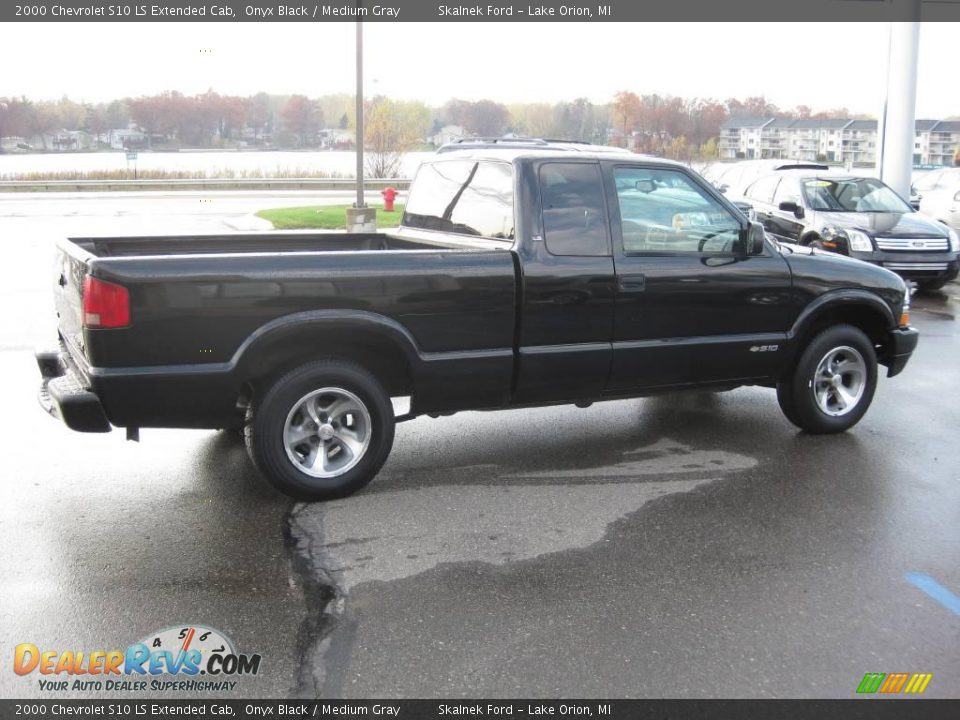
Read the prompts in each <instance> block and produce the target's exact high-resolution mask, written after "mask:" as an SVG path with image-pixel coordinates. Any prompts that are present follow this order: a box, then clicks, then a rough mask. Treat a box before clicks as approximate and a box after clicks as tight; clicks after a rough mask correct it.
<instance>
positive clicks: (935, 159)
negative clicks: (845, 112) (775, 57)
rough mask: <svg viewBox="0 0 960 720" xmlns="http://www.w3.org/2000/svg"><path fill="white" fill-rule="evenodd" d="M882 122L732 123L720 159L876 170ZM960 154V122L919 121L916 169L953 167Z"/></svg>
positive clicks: (750, 119)
mask: <svg viewBox="0 0 960 720" xmlns="http://www.w3.org/2000/svg"><path fill="white" fill-rule="evenodd" d="M877 143H878V141H877V121H876V120H852V119H845V118H840V119H837V118H824V119H819V118H803V119H800V120H791V119H788V118H772V117H758V116H744V117H731V118H730V119H729V120H727V121H726V122H725V123H724V124H723V125H721V127H720V139H719V151H720V159H722V160H733V159H738V158H744V159H764V158H770V159H780V158H782V159H796V160H811V161H815V160H820V161H827V162H835V163H842V164H845V165H846V164H852V165H873V164H874V163H875V162H876V158H877ZM958 148H960V121H955V120H917V121H916V135H915V138H914V155H913V162H914V164H915V165H952V164H953V162H954V157H955V155H956V153H957V151H958Z"/></svg>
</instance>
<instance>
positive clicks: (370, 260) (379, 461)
mask: <svg viewBox="0 0 960 720" xmlns="http://www.w3.org/2000/svg"><path fill="white" fill-rule="evenodd" d="M475 144H476V143H475ZM57 263H58V264H57V268H56V274H55V278H56V282H55V285H54V291H55V301H56V302H55V304H56V309H57V313H58V315H59V343H58V345H57V346H56V347H55V348H53V349H52V350H49V351H43V352H39V353H38V354H37V361H38V364H39V366H40V371H41V374H42V378H43V380H42V385H41V396H40V397H41V402H42V403H43V405H44V406H45V407H46V408H47V409H48V411H49V412H51V413H52V414H53V415H55V416H56V417H59V418H60V419H62V420H63V421H64V422H65V423H66V424H67V426H68V427H70V428H73V429H74V430H80V431H85V432H105V431H108V430H110V429H111V427H112V426H116V427H122V428H126V430H127V436H128V438H131V439H137V438H139V431H140V428H145V427H190V428H242V429H243V431H244V434H245V438H246V443H247V448H248V450H249V452H250V455H251V457H252V459H253V461H254V462H255V463H256V465H257V467H258V468H259V469H260V470H261V471H262V473H263V474H264V475H265V476H266V477H267V479H269V480H270V481H271V482H272V483H273V484H274V485H275V486H276V487H277V488H279V489H280V490H282V491H283V492H286V493H288V494H290V495H292V496H295V497H298V498H304V499H312V500H316V499H327V498H334V497H341V496H344V495H347V494H349V493H351V492H354V491H355V490H357V489H358V488H360V487H362V486H363V485H364V484H366V483H367V482H369V481H370V479H371V478H373V477H374V475H376V474H377V472H378V470H379V469H380V467H381V466H382V465H383V463H384V461H385V460H386V458H387V455H388V454H389V452H390V449H391V446H392V444H393V439H394V426H395V423H397V422H401V421H404V420H409V419H411V418H414V417H417V416H421V415H434V416H435V415H440V414H449V413H453V412H456V411H459V410H475V409H491V410H495V409H505V408H516V407H524V406H536V405H547V404H557V403H574V404H577V405H580V406H586V405H589V404H591V403H593V402H595V401H599V400H609V399H614V398H623V397H637V396H643V395H649V394H659V393H663V392H667V391H670V390H678V389H690V388H704V389H713V390H719V389H730V388H732V387H736V386H740V385H759V386H764V387H770V388H776V389H777V397H778V399H779V402H780V407H781V408H782V409H783V412H784V413H785V415H786V416H787V418H788V419H789V420H790V421H791V422H792V423H794V424H795V425H797V426H798V427H800V428H803V429H805V430H807V431H808V432H812V433H835V432H841V431H844V430H846V429H848V428H850V427H852V426H853V425H854V424H856V423H857V422H858V421H859V420H860V418H861V417H863V414H864V413H865V412H866V411H867V408H868V407H869V405H870V402H871V400H872V398H873V392H874V387H875V385H876V381H877V369H878V368H877V366H878V363H879V364H882V365H885V366H886V367H887V374H888V376H894V375H897V374H898V373H900V372H901V371H902V370H903V368H904V366H905V365H906V363H907V361H908V359H909V358H910V355H911V353H912V352H913V349H914V347H915V346H916V343H917V331H916V330H914V329H913V328H911V327H910V326H909V324H908V311H909V302H910V300H909V294H908V293H907V292H906V287H905V285H904V282H903V280H901V279H900V278H899V277H897V276H896V275H894V274H893V273H891V272H889V271H887V270H884V269H882V268H880V267H874V266H872V265H867V264H865V263H859V262H852V261H850V260H849V259H847V258H843V257H839V256H837V255H833V254H831V253H824V252H820V251H815V250H811V249H809V248H800V247H796V246H788V245H780V244H778V243H775V242H773V241H770V240H768V239H767V238H766V237H765V235H764V232H763V228H762V227H761V226H760V225H758V224H756V223H750V222H749V221H748V220H747V219H746V218H745V217H744V216H743V215H742V214H741V213H740V212H739V211H737V210H736V209H735V208H734V207H733V206H732V205H731V204H730V202H729V201H728V200H727V199H726V198H724V197H723V195H721V194H720V193H718V192H717V191H716V190H714V189H713V188H711V187H710V186H709V185H708V184H707V183H706V182H705V181H703V179H702V178H700V177H699V176H698V175H697V174H696V173H694V172H692V171H691V170H690V169H688V168H685V167H683V166H682V165H680V164H678V163H673V162H670V161H665V160H655V159H648V158H641V157H637V156H632V155H628V154H623V153H615V152H608V151H604V150H602V149H599V150H590V149H589V148H586V147H580V148H569V147H564V148H556V147H553V146H552V145H551V144H550V143H536V142H533V141H531V142H530V143H528V144H527V145H524V144H523V143H512V144H510V145H508V144H506V143H500V144H488V145H485V146H484V145H483V144H482V143H480V144H479V145H477V146H474V147H470V148H461V149H456V148H454V149H449V148H448V149H445V150H444V152H443V153H439V154H437V155H436V156H435V157H434V158H432V159H429V160H427V161H426V162H425V163H424V164H423V165H421V167H420V168H419V170H418V171H417V175H416V179H415V181H414V183H413V186H412V188H411V190H410V195H409V199H408V202H407V205H406V209H405V212H404V215H403V221H402V225H401V227H400V228H399V230H397V231H395V232H390V233H379V234H378V233H369V234H335V233H326V234H299V233H266V234H250V235H243V234H240V235H218V236H193V237H118V238H73V239H69V240H64V241H62V242H61V243H60V245H59V251H58V260H57ZM392 398H409V411H408V412H404V413H403V414H402V415H396V414H395V411H394V409H393V407H392V403H391V399H392ZM397 404H398V405H401V404H402V403H397Z"/></svg>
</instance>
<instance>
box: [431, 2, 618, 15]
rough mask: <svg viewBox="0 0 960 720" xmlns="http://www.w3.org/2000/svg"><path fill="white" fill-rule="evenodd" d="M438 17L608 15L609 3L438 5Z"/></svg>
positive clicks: (611, 11)
mask: <svg viewBox="0 0 960 720" xmlns="http://www.w3.org/2000/svg"><path fill="white" fill-rule="evenodd" d="M437 14H438V15H439V16H440V17H501V18H502V17H522V16H527V17H543V18H548V17H582V18H593V17H609V16H610V15H612V14H613V7H612V6H611V5H560V6H558V7H550V6H547V5H438V6H437Z"/></svg>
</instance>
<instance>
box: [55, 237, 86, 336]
mask: <svg viewBox="0 0 960 720" xmlns="http://www.w3.org/2000/svg"><path fill="white" fill-rule="evenodd" d="M70 245H72V243H70V241H69V240H67V241H64V242H62V243H60V244H59V245H58V246H57V259H56V264H55V266H54V285H53V301H54V307H55V308H56V310H57V324H58V327H59V329H60V336H61V337H62V338H63V339H64V340H66V341H67V344H68V346H69V348H70V350H71V351H74V352H82V353H84V354H86V348H84V345H83V307H82V304H83V279H84V277H85V276H86V274H87V263H86V260H85V259H84V258H83V251H82V250H80V248H76V251H74V249H73V248H75V247H76V246H73V247H71V246H70Z"/></svg>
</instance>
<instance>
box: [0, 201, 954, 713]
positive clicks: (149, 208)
mask: <svg viewBox="0 0 960 720" xmlns="http://www.w3.org/2000/svg"><path fill="white" fill-rule="evenodd" d="M200 200H210V202H200ZM335 200H336V201H338V202H343V201H344V200H343V199H340V198H336V199H335ZM315 201H316V198H310V197H305V196H304V195H302V194H297V195H293V196H290V195H284V196H282V197H276V196H268V195H265V194H261V195H255V194H254V195H249V196H245V197H235V196H231V195H227V194H224V196H223V197H215V198H202V197H185V196H164V197H158V198H151V199H148V198H146V197H144V196H142V195H137V196H135V197H128V198H123V197H115V196H96V197H90V196H84V197H82V198H81V197H73V198H64V197H61V196H57V197H55V198H53V197H50V196H45V197H35V196H32V197H16V198H10V199H8V198H6V197H0V238H2V239H3V242H5V243H6V250H7V252H6V253H5V255H4V257H5V261H6V267H7V272H6V276H5V282H4V283H3V284H2V286H0V301H2V303H3V307H4V309H5V312H4V313H2V315H0V371H2V372H3V377H4V378H5V379H6V383H5V389H6V398H5V400H6V402H5V406H6V408H7V410H8V412H6V413H4V416H3V419H2V420H0V432H2V436H3V438H4V460H3V464H2V468H3V470H2V483H0V533H2V537H3V538H4V540H5V543H4V553H3V554H2V555H0V577H2V578H3V582H2V584H0V647H2V648H4V650H3V652H4V654H5V657H6V658H7V659H6V660H4V665H5V669H4V670H3V671H2V672H0V695H2V696H3V697H14V696H19V697H32V696H38V695H42V691H41V690H40V689H39V686H38V684H37V679H36V675H34V676H32V677H19V676H16V675H14V674H13V673H12V672H10V670H9V668H10V665H9V662H10V657H11V655H12V648H13V646H14V645H16V644H18V643H26V642H30V643H34V644H37V645H38V646H42V647H44V648H56V649H59V650H65V649H72V650H88V651H89V650H93V649H110V648H121V647H126V645H127V644H129V643H131V642H134V641H135V640H137V639H139V638H141V637H145V636H147V635H148V634H149V633H151V632H152V631H155V630H158V629H161V628H165V627H169V626H173V625H179V624H181V623H203V624H206V625H209V626H212V627H214V628H218V629H220V630H222V631H223V632H224V633H226V634H227V635H229V636H230V637H231V638H232V639H233V640H234V641H235V643H236V645H237V646H238V649H239V650H240V651H241V652H247V653H252V652H257V653H260V654H262V655H263V665H262V669H261V672H260V673H259V674H258V675H257V676H256V677H246V678H241V679H240V680H239V681H238V682H239V688H238V689H237V690H236V692H235V693H233V695H234V696H243V697H274V696H280V695H284V694H292V695H303V696H309V695H323V696H325V697H351V698H360V697H434V696H438V697H439V696H444V697H494V696H495V697H521V696H522V697H709V696H724V697H824V696H826V697H853V696H854V690H855V688H856V686H857V684H858V683H859V681H860V679H861V678H862V677H863V675H864V673H866V672H894V671H904V672H931V673H933V675H934V679H933V681H932V682H931V683H930V685H929V686H928V689H927V691H926V693H925V694H926V695H927V696H931V697H958V696H960V655H958V653H957V651H956V648H957V642H958V639H960V615H957V614H955V612H954V611H953V610H951V609H950V608H949V607H948V606H947V605H945V604H943V603H942V602H939V601H937V600H936V599H934V598H932V597H931V596H930V595H928V594H926V593H924V592H922V591H921V590H920V589H918V588H917V587H916V586H915V585H914V584H911V582H909V581H908V578H909V577H910V574H911V573H917V574H922V575H925V576H929V577H930V578H932V579H933V580H934V581H935V582H936V583H938V584H939V585H940V586H942V587H943V588H946V589H947V590H949V591H952V593H953V594H955V595H958V594H960V563H958V562H957V558H958V557H960V470H958V468H960V443H957V442H956V432H957V428H958V427H960V409H958V404H957V402H956V397H957V388H958V386H960V366H958V364H957V362H956V358H957V357H960V331H958V330H960V328H958V323H957V317H956V315H957V311H958V309H960V297H958V296H960V287H958V286H957V285H950V286H948V287H947V288H946V289H945V291H944V292H942V293H935V294H931V295H926V296H918V297H917V298H915V308H914V313H913V318H914V323H915V325H916V326H917V327H919V328H920V331H921V333H922V337H921V345H920V348H919V349H918V351H917V353H916V355H915V357H914V359H913V360H912V361H911V363H910V365H909V366H908V368H907V370H906V372H905V373H904V374H903V375H902V376H900V377H898V378H895V379H893V380H887V379H881V380H880V384H879V387H878V390H877V396H876V399H875V401H874V406H873V408H872V409H871V411H870V412H869V413H868V414H867V416H866V418H865V419H864V420H863V421H862V422H861V423H860V424H859V425H858V426H857V427H856V428H855V429H854V430H853V431H851V432H849V433H847V434H845V435H842V436H836V437H812V436H806V435H803V434H800V433H798V432H796V431H795V430H794V429H793V428H792V427H791V426H790V425H789V424H788V423H787V422H786V420H785V419H783V417H782V416H781V415H780V413H779V410H778V408H777V404H776V400H775V397H774V395H773V393H772V392H771V391H768V390H762V389H749V388H748V389H740V390H736V391H733V392H729V393H723V394H689V395H679V396H671V397H662V398H654V399H646V400H630V401H618V402H609V403H601V404H597V405H594V406H592V407H591V408H588V409H577V408H573V407H560V408H547V409H538V410H522V411H521V410H518V411H509V412H501V413H462V414H459V415H456V416H453V417H448V418H441V419H437V420H432V419H429V418H424V419H418V420H416V421H413V422H409V423H404V424H402V425H400V426H399V427H398V431H397V438H396V443H395V446H394V452H393V455H392V456H391V458H390V460H389V461H388V463H387V465H386V466H385V467H384V469H383V471H382V472H381V474H380V476H379V477H378V478H377V480H376V481H375V482H374V483H373V484H372V485H371V486H370V487H369V488H368V489H366V490H365V491H363V492H362V493H360V494H358V495H356V496H354V497H352V498H348V499H345V500H341V501H337V502H333V503H328V504H315V505H304V504H294V503H292V502H290V501H288V500H286V499H285V498H283V497H280V496H278V495H276V494H275V493H273V492H272V491H271V490H269V489H267V488H266V487H265V486H264V485H263V483H262V482H261V481H260V479H259V478H258V476H257V475H256V473H255V472H254V471H253V470H252V469H251V467H250V465H249V463H248V462H247V459H246V455H245V451H244V449H243V448H242V446H241V444H240V443H239V442H238V441H237V440H236V439H235V438H234V437H233V436H232V435H230V434H228V433H222V432H215V431H173V430H144V431H143V433H142V441H141V442H140V443H139V444H135V443H127V442H125V441H124V439H123V437H122V434H121V433H117V432H115V433H111V434H108V435H81V434H77V433H72V432H70V431H67V430H66V429H65V428H63V427H61V426H60V425H59V424H58V423H56V422H54V421H52V420H51V419H50V418H48V417H46V416H45V415H44V413H42V412H41V411H40V410H39V408H38V407H37V405H36V400H35V393H36V388H37V384H38V378H39V376H38V373H37V371H36V368H35V365H34V364H33V360H32V355H31V353H30V349H31V348H32V346H33V345H34V344H37V343H42V342H46V341H48V340H49V339H50V338H51V337H52V336H53V333H54V325H53V320H52V318H53V310H52V306H51V301H50V297H49V284H50V266H51V262H52V243H53V241H54V239H55V238H56V237H57V236H59V235H63V234H66V233H70V234H74V235H83V234H124V233H136V232H145V231H149V232H154V233H157V232H221V231H228V230H231V229H233V228H237V227H250V226H251V225H250V223H249V221H248V214H249V213H250V212H252V211H253V210H256V209H259V208H261V207H266V206H270V205H276V206H281V205H298V204H309V203H311V202H315ZM73 694H74V696H79V695H80V693H79V692H75V693H73ZM225 694H226V695H230V693H225ZM216 695H217V693H210V694H205V695H204V696H205V697H213V696H216ZM67 696H70V693H66V694H64V693H60V694H58V695H57V697H67ZM111 696H113V695H111ZM178 696H183V694H180V695H178Z"/></svg>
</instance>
